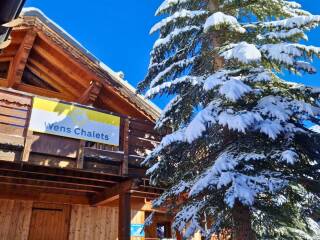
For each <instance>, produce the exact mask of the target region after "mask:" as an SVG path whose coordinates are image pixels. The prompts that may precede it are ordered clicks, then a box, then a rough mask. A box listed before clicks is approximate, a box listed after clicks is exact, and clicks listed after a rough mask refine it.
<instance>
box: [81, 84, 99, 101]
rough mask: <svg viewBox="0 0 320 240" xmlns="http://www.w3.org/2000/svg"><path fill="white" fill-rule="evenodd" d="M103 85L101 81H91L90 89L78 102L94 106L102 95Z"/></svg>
mask: <svg viewBox="0 0 320 240" xmlns="http://www.w3.org/2000/svg"><path fill="white" fill-rule="evenodd" d="M101 89H102V84H101V83H100V82H99V81H91V83H90V87H89V88H88V89H87V90H86V91H85V92H84V93H83V94H82V96H81V97H80V98H79V100H78V102H79V103H81V104H85V105H93V104H94V103H95V101H96V100H97V97H98V96H99V95H100V92H101Z"/></svg>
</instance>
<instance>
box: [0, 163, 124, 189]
mask: <svg viewBox="0 0 320 240" xmlns="http://www.w3.org/2000/svg"><path fill="white" fill-rule="evenodd" d="M0 169H1V170H5V171H8V172H9V171H10V172H16V173H19V172H22V173H27V174H32V175H36V174H38V175H41V176H42V177H48V176H51V177H58V178H59V179H64V180H63V181H69V182H74V181H76V182H77V181H79V182H80V181H85V182H86V181H89V182H92V181H93V182H94V184H99V183H100V184H108V183H112V184H115V183H119V182H122V181H125V180H127V178H124V177H121V176H119V175H114V174H106V173H96V172H90V171H84V170H80V169H66V168H57V167H48V166H40V165H32V164H26V163H23V164H21V163H16V162H7V161H0ZM107 186H108V185H107ZM109 186H110V185H109Z"/></svg>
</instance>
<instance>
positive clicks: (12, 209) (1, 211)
mask: <svg viewBox="0 0 320 240" xmlns="http://www.w3.org/2000/svg"><path fill="white" fill-rule="evenodd" d="M31 213H32V202H31V201H15V200H0V223H1V227H0V239H5V240H28V233H29V225H30V219H31Z"/></svg>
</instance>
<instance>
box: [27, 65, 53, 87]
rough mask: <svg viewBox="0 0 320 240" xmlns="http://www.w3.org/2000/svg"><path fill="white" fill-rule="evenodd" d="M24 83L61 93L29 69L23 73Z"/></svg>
mask: <svg viewBox="0 0 320 240" xmlns="http://www.w3.org/2000/svg"><path fill="white" fill-rule="evenodd" d="M22 82H23V83H25V84H28V85H32V86H35V87H40V88H44V89H48V90H50V91H54V92H59V91H58V90H57V89H56V88H54V87H53V86H51V85H50V84H49V83H47V82H45V81H44V80H42V79H41V78H39V77H38V76H37V75H35V74H34V73H33V72H31V71H30V70H29V69H28V68H26V69H25V70H24V72H23V75H22Z"/></svg>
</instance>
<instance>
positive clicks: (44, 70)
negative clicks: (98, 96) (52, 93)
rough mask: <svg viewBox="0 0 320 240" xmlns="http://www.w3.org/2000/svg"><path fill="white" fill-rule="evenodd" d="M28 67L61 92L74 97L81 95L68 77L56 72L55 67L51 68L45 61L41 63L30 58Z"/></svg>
mask: <svg viewBox="0 0 320 240" xmlns="http://www.w3.org/2000/svg"><path fill="white" fill-rule="evenodd" d="M27 67H28V68H29V69H30V70H31V71H32V72H33V73H34V74H35V75H37V76H38V77H39V78H41V79H43V80H44V81H46V82H48V83H49V84H50V85H52V86H53V87H54V88H56V89H57V90H58V91H59V92H60V93H64V94H68V95H69V96H70V97H73V98H75V97H76V96H79V91H77V90H76V89H74V87H73V86H72V85H70V84H69V83H68V81H66V79H62V78H61V77H60V76H58V75H57V74H55V72H54V70H53V69H49V68H48V67H46V66H44V64H43V63H40V62H38V61H36V60H34V59H33V58H29V60H28V64H27Z"/></svg>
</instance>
